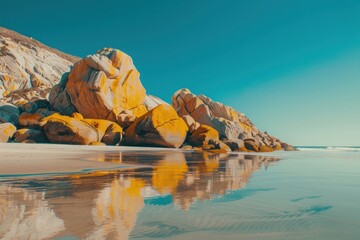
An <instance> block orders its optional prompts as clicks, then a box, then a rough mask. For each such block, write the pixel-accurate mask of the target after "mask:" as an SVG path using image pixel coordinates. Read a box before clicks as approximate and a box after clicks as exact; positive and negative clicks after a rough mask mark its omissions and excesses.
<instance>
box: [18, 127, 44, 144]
mask: <svg viewBox="0 0 360 240" xmlns="http://www.w3.org/2000/svg"><path fill="white" fill-rule="evenodd" d="M14 141H15V142H18V143H23V142H24V141H32V142H35V143H48V142H49V141H48V140H47V138H46V137H45V134H44V132H43V131H42V130H38V129H27V128H22V129H19V130H17V131H16V132H15V133H14Z"/></svg>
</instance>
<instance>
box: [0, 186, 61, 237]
mask: <svg viewBox="0 0 360 240" xmlns="http://www.w3.org/2000/svg"><path fill="white" fill-rule="evenodd" d="M0 192H1V193H2V194H1V198H0V223H1V224H0V238H1V239H31V240H36V239H49V238H52V237H53V236H55V235H56V234H58V233H59V232H61V231H63V230H64V229H65V226H64V221H63V220H62V219H60V218H58V217H57V216H56V214H55V213H54V210H53V209H51V207H50V206H49V204H48V202H47V201H46V200H45V195H44V194H45V193H44V192H35V191H31V190H27V189H26V188H16V187H10V186H0ZM5 193H6V194H5ZM14 196H16V197H14Z"/></svg>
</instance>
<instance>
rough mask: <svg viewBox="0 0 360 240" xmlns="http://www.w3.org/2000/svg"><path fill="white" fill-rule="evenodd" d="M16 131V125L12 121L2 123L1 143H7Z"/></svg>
mask: <svg viewBox="0 0 360 240" xmlns="http://www.w3.org/2000/svg"><path fill="white" fill-rule="evenodd" d="M15 132H16V127H15V126H14V125H13V124H11V123H0V143H6V142H7V141H8V140H9V139H10V138H11V137H12V136H13V135H14V133H15Z"/></svg>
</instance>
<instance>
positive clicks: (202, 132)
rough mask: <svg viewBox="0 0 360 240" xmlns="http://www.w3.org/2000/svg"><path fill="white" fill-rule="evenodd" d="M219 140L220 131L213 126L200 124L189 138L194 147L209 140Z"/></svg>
mask: <svg viewBox="0 0 360 240" xmlns="http://www.w3.org/2000/svg"><path fill="white" fill-rule="evenodd" d="M211 141H212V142H218V141H219V133H218V132H217V131H216V130H215V129H214V128H212V127H210V126H207V125H200V127H199V128H198V129H196V130H195V131H194V132H193V133H192V134H191V135H190V137H189V138H188V142H189V144H191V146H194V147H201V146H203V145H205V144H209V142H211Z"/></svg>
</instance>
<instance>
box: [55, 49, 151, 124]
mask: <svg viewBox="0 0 360 240" xmlns="http://www.w3.org/2000/svg"><path fill="white" fill-rule="evenodd" d="M139 77H140V74H139V72H138V71H137V70H136V68H135V66H134V64H133V62H132V59H131V58H130V57H129V56H128V55H126V54H125V53H123V52H121V51H119V50H116V49H111V48H106V49H103V50H101V51H99V52H98V53H96V54H94V55H89V56H87V57H85V58H84V59H82V60H80V61H78V62H77V63H75V64H74V66H73V67H72V69H71V71H70V72H69V74H66V75H64V76H63V78H62V80H61V82H60V83H59V84H58V85H57V86H55V87H54V88H53V89H52V90H51V92H50V96H49V100H50V103H51V105H52V107H53V108H54V109H55V110H56V111H58V112H61V113H63V114H65V115H71V114H72V113H73V112H79V113H81V114H82V115H83V116H84V117H85V118H98V119H107V120H111V121H117V118H118V116H119V115H120V113H121V112H123V111H124V110H128V111H131V112H132V114H133V115H136V116H140V115H142V114H144V113H145V112H146V111H147V109H146V107H145V106H144V105H142V104H143V102H144V99H145V97H146V94H145V89H144V87H143V86H142V84H141V81H140V78H139Z"/></svg>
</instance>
